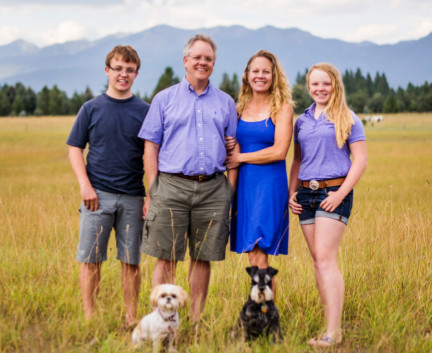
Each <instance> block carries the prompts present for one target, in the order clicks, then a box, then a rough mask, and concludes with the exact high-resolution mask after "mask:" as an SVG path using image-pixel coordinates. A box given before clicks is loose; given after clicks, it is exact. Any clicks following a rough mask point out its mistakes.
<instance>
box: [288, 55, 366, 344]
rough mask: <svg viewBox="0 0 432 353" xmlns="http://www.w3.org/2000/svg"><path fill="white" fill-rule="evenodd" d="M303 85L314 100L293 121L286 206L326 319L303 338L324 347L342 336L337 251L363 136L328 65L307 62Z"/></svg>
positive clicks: (360, 166)
mask: <svg viewBox="0 0 432 353" xmlns="http://www.w3.org/2000/svg"><path fill="white" fill-rule="evenodd" d="M307 86H308V90H309V94H310V96H311V97H312V99H313V100H314V103H313V104H312V105H311V106H310V107H309V108H307V109H306V110H305V112H304V114H302V115H301V116H299V118H298V119H297V121H296V123H295V126H294V159H293V163H292V166H291V173H290V188H289V195H290V196H289V207H290V208H291V211H292V212H293V213H294V214H297V215H298V216H299V219H300V225H301V228H302V231H303V235H304V237H305V239H306V242H307V244H308V247H309V250H310V253H311V256H312V259H313V262H314V266H315V278H316V282H317V285H318V290H319V292H320V297H321V300H322V304H323V307H324V314H325V318H326V323H327V326H326V329H325V331H324V333H323V335H321V336H319V337H318V338H313V339H311V340H309V341H308V344H309V345H311V346H320V347H328V346H331V345H334V344H338V343H340V342H341V341H342V330H341V319H342V307H343V297H344V281H343V278H342V274H341V272H340V270H339V268H338V264H337V254H338V248H339V244H340V241H341V239H342V234H343V232H344V230H345V227H346V224H347V223H348V218H349V216H350V213H351V207H352V202H353V187H354V185H355V184H356V183H357V182H358V181H359V179H360V177H361V175H362V173H363V171H364V170H365V168H366V165H367V151H366V142H365V140H366V138H365V134H364V130H363V125H362V123H361V121H360V119H359V117H358V116H357V115H355V114H354V113H353V112H352V111H350V110H349V109H348V107H347V104H346V101H345V92H344V86H343V82H342V77H341V75H340V73H339V71H338V70H337V69H336V68H335V67H334V66H333V65H331V64H329V63H319V64H316V65H314V66H312V68H311V69H310V70H309V73H308V75H307ZM350 157H352V161H351V158H350Z"/></svg>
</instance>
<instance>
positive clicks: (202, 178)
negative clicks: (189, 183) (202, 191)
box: [171, 173, 222, 183]
mask: <svg viewBox="0 0 432 353" xmlns="http://www.w3.org/2000/svg"><path fill="white" fill-rule="evenodd" d="M219 174H222V173H213V174H211V175H185V174H182V173H171V175H174V176H176V177H179V178H183V179H187V180H193V181H197V182H199V183H204V182H205V181H209V180H212V179H214V178H216V176H217V175H219Z"/></svg>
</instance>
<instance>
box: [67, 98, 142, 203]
mask: <svg viewBox="0 0 432 353" xmlns="http://www.w3.org/2000/svg"><path fill="white" fill-rule="evenodd" d="M148 109H149V105H148V104H147V103H145V102H143V101H142V100H140V99H138V98H136V97H135V96H132V97H131V98H128V99H121V100H119V99H114V98H111V97H109V96H108V95H107V94H105V93H104V94H102V95H100V96H98V97H96V98H94V99H92V100H90V101H88V102H86V103H84V105H83V106H82V107H81V109H80V111H79V112H78V116H77V118H76V120H75V123H74V125H73V127H72V130H71V133H70V135H69V138H68V139H67V141H66V143H67V144H68V145H70V146H74V147H78V148H82V149H84V148H85V147H86V144H87V143H88V144H89V151H88V155H87V165H86V169H87V175H88V177H89V179H90V183H91V184H92V186H93V187H94V188H96V189H100V190H103V191H107V192H111V193H115V194H130V195H138V196H144V185H143V175H144V170H143V159H142V156H143V153H144V141H143V140H142V139H140V138H138V132H139V130H140V128H141V125H142V123H143V121H144V118H145V116H146V114H147V112H148Z"/></svg>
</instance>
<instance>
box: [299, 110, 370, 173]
mask: <svg viewBox="0 0 432 353" xmlns="http://www.w3.org/2000/svg"><path fill="white" fill-rule="evenodd" d="M314 112H315V103H313V104H312V105H311V106H310V107H309V108H307V109H306V110H305V112H304V114H302V115H300V116H299V117H298V119H297V121H296V123H295V125H294V143H296V144H300V148H301V155H302V161H301V164H300V171H299V175H298V178H299V179H301V180H313V179H316V180H322V179H333V178H338V177H344V176H346V175H347V174H348V171H349V169H350V167H351V159H350V154H351V153H350V150H349V144H350V143H353V142H357V141H365V140H366V136H365V133H364V129H363V124H362V122H361V120H360V118H359V117H358V116H357V115H356V114H355V113H354V112H352V111H351V115H352V117H353V120H354V125H353V126H352V127H351V132H350V135H349V137H348V140H347V143H345V144H344V145H343V146H342V148H338V146H337V144H336V136H335V129H334V124H333V123H332V122H329V121H328V120H327V119H326V118H325V116H324V114H321V115H320V116H319V117H318V119H315V118H314Z"/></svg>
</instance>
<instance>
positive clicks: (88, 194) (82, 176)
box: [69, 146, 99, 212]
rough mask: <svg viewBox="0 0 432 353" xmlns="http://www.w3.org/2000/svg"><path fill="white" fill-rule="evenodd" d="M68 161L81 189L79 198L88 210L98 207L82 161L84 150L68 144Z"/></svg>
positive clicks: (94, 192)
mask: <svg viewBox="0 0 432 353" xmlns="http://www.w3.org/2000/svg"><path fill="white" fill-rule="evenodd" d="M69 161H70V164H71V166H72V170H73V171H74V173H75V175H76V177H77V179H78V184H79V186H80V190H81V199H82V200H83V202H84V206H85V207H86V208H87V209H88V210H90V211H92V212H93V211H96V210H97V209H98V208H99V203H98V198H97V195H96V191H95V190H94V188H93V186H92V185H91V183H90V180H89V178H88V175H87V171H86V168H85V162H84V150H83V149H82V148H78V147H74V146H69Z"/></svg>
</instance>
